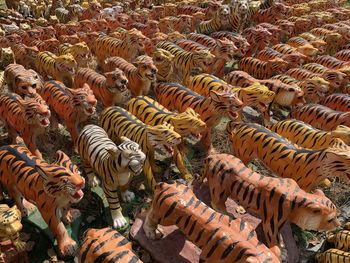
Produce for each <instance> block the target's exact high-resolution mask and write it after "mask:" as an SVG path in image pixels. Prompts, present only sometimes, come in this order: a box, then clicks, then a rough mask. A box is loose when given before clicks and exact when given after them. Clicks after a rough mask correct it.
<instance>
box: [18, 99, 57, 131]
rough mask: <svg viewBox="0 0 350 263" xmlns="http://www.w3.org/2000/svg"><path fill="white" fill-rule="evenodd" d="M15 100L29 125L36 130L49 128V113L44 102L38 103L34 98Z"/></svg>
mask: <svg viewBox="0 0 350 263" xmlns="http://www.w3.org/2000/svg"><path fill="white" fill-rule="evenodd" d="M16 98H17V101H18V105H19V106H20V107H21V109H22V111H23V112H24V116H25V119H26V121H27V122H28V123H29V124H31V125H34V126H36V127H38V128H46V127H48V126H49V124H50V117H51V112H50V110H49V106H48V105H47V104H46V103H45V101H43V100H40V101H39V100H36V99H34V98H26V99H25V100H23V99H21V97H19V96H18V97H16Z"/></svg>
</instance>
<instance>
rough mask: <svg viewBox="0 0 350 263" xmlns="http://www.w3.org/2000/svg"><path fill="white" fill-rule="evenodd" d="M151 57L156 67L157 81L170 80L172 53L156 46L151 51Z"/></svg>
mask: <svg viewBox="0 0 350 263" xmlns="http://www.w3.org/2000/svg"><path fill="white" fill-rule="evenodd" d="M152 59H153V62H154V65H155V66H156V67H157V69H158V71H157V82H167V81H172V77H173V76H172V75H173V72H174V70H173V60H174V55H173V54H171V53H170V52H169V51H167V50H164V49H161V48H156V49H155V50H154V51H153V54H152Z"/></svg>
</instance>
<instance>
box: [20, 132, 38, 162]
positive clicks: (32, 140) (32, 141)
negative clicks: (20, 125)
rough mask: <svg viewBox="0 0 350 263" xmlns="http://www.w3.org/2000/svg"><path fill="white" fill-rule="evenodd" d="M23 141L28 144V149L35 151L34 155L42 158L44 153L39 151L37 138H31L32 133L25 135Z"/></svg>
mask: <svg viewBox="0 0 350 263" xmlns="http://www.w3.org/2000/svg"><path fill="white" fill-rule="evenodd" d="M23 141H24V143H25V144H26V145H27V146H28V149H29V150H30V151H31V152H32V153H34V155H35V156H36V157H38V158H40V159H42V154H41V152H40V151H39V149H38V147H37V143H36V138H35V137H34V138H31V135H30V134H27V135H23Z"/></svg>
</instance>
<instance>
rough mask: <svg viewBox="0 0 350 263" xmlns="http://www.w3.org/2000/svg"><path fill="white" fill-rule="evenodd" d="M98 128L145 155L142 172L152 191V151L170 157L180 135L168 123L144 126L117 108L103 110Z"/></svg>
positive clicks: (179, 139) (153, 168) (154, 182)
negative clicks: (129, 143)
mask: <svg viewBox="0 0 350 263" xmlns="http://www.w3.org/2000/svg"><path fill="white" fill-rule="evenodd" d="M100 126H101V127H102V128H103V129H104V130H105V131H106V132H107V134H108V136H109V138H111V140H112V141H114V142H115V141H117V140H118V139H119V138H120V137H121V136H125V137H127V138H129V139H130V140H132V141H134V142H136V143H137V144H139V145H140V147H141V150H142V152H144V153H145V154H146V160H145V163H144V166H143V172H144V175H145V177H146V181H147V183H148V186H149V187H150V188H151V189H152V190H153V189H154V187H155V185H156V181H155V179H154V176H153V173H154V172H155V171H157V170H158V169H157V167H156V164H155V160H154V151H155V150H156V151H158V152H160V153H161V155H162V156H163V157H165V158H170V157H172V156H173V153H174V150H173V148H174V147H175V146H176V145H178V144H179V143H180V142H181V135H180V134H178V133H177V132H175V131H174V127H173V126H172V125H170V124H168V123H163V124H159V125H156V126H151V125H146V124H144V123H143V122H142V121H140V120H139V119H137V117H135V116H134V115H133V114H131V113H130V112H128V111H127V110H124V109H123V108H120V107H117V106H113V107H109V108H106V109H105V110H103V112H102V113H101V118H100Z"/></svg>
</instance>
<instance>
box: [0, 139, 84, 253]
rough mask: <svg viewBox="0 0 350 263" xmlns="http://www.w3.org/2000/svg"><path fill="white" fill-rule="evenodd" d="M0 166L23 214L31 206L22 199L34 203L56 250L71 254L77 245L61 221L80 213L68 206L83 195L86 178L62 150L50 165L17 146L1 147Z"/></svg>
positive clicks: (0, 176) (3, 180)
mask: <svg viewBox="0 0 350 263" xmlns="http://www.w3.org/2000/svg"><path fill="white" fill-rule="evenodd" d="M0 167H1V171H2V172H1V173H0V182H1V184H2V185H3V186H4V187H6V189H7V191H8V193H9V195H10V196H11V197H12V198H13V199H14V200H15V201H16V205H17V207H18V208H19V209H20V210H21V213H22V216H27V215H28V212H29V211H28V209H29V208H30V205H26V207H25V203H24V201H25V200H24V199H27V200H28V201H31V202H33V203H35V204H36V206H37V207H38V209H39V211H40V213H41V215H42V217H43V219H44V220H45V222H46V223H47V225H48V226H49V229H50V230H51V232H52V234H53V236H54V238H56V239H57V243H58V249H59V252H60V253H61V254H62V255H63V256H72V255H74V254H75V252H76V250H77V248H78V246H77V244H76V242H75V241H74V240H73V239H72V238H71V237H70V236H69V234H68V232H67V230H66V228H65V226H64V224H63V222H62V221H64V222H65V223H71V222H72V221H73V220H74V219H75V218H74V217H76V216H78V215H79V211H78V210H75V213H73V211H74V210H72V209H70V207H69V206H70V204H71V203H77V202H79V201H80V200H81V199H82V198H83V196H84V193H83V191H82V189H83V188H84V186H85V180H84V178H83V177H82V176H81V175H80V172H79V170H78V167H77V166H76V165H74V164H73V162H72V161H71V160H70V159H69V157H68V156H67V155H66V154H65V153H64V152H62V151H57V152H56V160H55V161H54V162H53V163H51V164H50V163H47V162H45V161H42V160H40V159H38V158H36V157H35V156H33V155H32V154H31V153H30V152H29V151H28V150H27V148H25V147H22V146H19V145H6V146H2V147H1V148H0ZM27 203H28V202H27ZM28 204H30V203H28ZM61 215H62V219H61Z"/></svg>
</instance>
